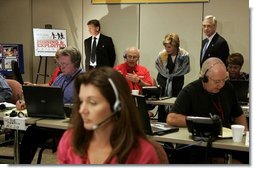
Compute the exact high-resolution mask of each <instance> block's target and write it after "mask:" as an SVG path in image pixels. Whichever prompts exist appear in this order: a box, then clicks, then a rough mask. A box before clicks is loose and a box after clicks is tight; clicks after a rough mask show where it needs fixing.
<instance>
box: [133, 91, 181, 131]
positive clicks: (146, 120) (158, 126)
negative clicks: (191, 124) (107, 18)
mask: <svg viewBox="0 0 254 169" xmlns="http://www.w3.org/2000/svg"><path fill="white" fill-rule="evenodd" d="M133 98H134V101H135V104H136V107H137V108H138V111H139V113H140V117H141V120H142V123H143V128H144V131H145V133H146V134H148V135H164V134H167V133H172V132H177V131H178V130H179V128H178V127H174V126H168V125H167V124H166V123H161V122H155V121H154V122H153V121H150V117H149V115H148V111H147V104H146V98H145V96H143V95H133Z"/></svg>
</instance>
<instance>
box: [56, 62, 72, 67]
mask: <svg viewBox="0 0 254 169" xmlns="http://www.w3.org/2000/svg"><path fill="white" fill-rule="evenodd" d="M57 64H58V65H59V67H67V66H69V65H70V63H59V62H58V63H57Z"/></svg>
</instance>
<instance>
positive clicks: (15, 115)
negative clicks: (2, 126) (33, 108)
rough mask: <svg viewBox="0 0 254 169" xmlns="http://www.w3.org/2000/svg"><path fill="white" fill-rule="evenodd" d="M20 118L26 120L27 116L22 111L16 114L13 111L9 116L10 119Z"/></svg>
mask: <svg viewBox="0 0 254 169" xmlns="http://www.w3.org/2000/svg"><path fill="white" fill-rule="evenodd" d="M17 116H18V117H19V118H25V117H27V115H26V114H25V113H23V112H22V111H20V112H16V111H15V110H12V111H11V113H10V114H9V117H17Z"/></svg>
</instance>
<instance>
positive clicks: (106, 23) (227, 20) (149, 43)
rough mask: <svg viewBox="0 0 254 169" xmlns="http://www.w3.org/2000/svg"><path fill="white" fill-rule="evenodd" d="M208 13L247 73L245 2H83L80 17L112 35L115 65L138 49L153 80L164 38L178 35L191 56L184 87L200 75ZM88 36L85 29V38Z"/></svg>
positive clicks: (247, 43) (141, 62)
mask: <svg viewBox="0 0 254 169" xmlns="http://www.w3.org/2000/svg"><path fill="white" fill-rule="evenodd" d="M236 11H237V12H236ZM208 14H213V15H214V16H216V18H217V19H218V28H217V30H218V33H219V34H221V35H222V36H223V37H225V39H227V41H228V43H229V47H230V52H240V53H242V54H243V55H244V56H245V63H244V66H243V69H242V70H244V71H247V72H249V10H248V0H244V1H241V2H240V1H238V0H210V1H209V2H208V3H161V4H122V5H118V4H115V5H107V4H104V5H92V4H91V2H90V1H84V13H83V16H84V20H85V22H87V21H88V20H90V19H92V18H97V19H99V20H100V21H101V26H102V32H103V33H105V34H107V35H109V36H111V37H112V38H113V41H114V43H115V46H116V54H117V61H116V62H117V63H120V62H123V58H122V54H123V51H124V49H126V48H127V47H128V46H138V47H139V48H140V50H141V59H140V64H141V65H145V66H146V67H147V68H148V69H149V70H150V71H151V74H152V76H153V77H156V75H157V70H156V69H155V66H154V61H155V59H156V58H157V55H158V52H159V51H161V50H162V49H163V45H162V40H163V38H164V36H165V35H166V34H167V33H170V32H176V33H178V34H179V36H180V46H181V47H182V48H184V49H186V50H187V51H188V52H189V53H190V61H191V72H190V73H189V74H187V76H186V81H185V84H187V83H189V82H190V81H193V80H194V79H196V78H198V76H199V70H200V68H199V57H200V48H201V40H202V39H203V33H202V18H203V16H205V15H208ZM84 26H85V25H84ZM89 36H90V35H89V34H88V31H87V30H86V29H84V38H87V37H89ZM117 63H116V64H117Z"/></svg>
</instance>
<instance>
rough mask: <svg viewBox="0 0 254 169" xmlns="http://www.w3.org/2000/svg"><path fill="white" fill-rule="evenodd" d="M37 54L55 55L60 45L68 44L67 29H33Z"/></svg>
mask: <svg viewBox="0 0 254 169" xmlns="http://www.w3.org/2000/svg"><path fill="white" fill-rule="evenodd" d="M33 37H34V52H35V56H52V57H54V56H55V53H56V51H57V50H58V49H59V48H60V47H66V46H67V38H66V30H60V29H39V28H34V29H33Z"/></svg>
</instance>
